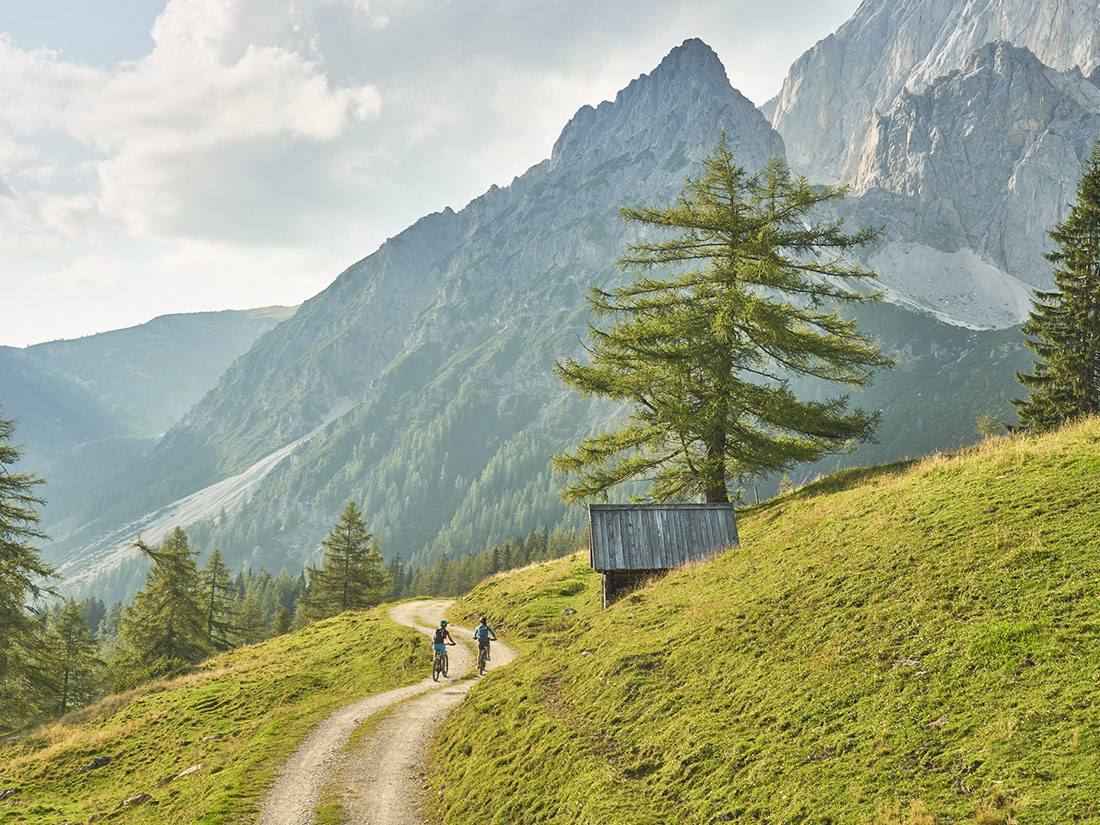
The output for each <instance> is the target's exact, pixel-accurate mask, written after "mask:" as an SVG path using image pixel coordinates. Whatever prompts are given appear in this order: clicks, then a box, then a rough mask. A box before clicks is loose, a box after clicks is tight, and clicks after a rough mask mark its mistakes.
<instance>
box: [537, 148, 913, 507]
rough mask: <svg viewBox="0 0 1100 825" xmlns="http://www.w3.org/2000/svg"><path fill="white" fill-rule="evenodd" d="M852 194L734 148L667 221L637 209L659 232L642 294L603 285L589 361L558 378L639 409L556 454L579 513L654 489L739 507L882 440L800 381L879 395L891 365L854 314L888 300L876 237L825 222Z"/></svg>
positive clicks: (869, 420)
mask: <svg viewBox="0 0 1100 825" xmlns="http://www.w3.org/2000/svg"><path fill="white" fill-rule="evenodd" d="M843 194H844V187H829V186H811V185H810V183H809V182H808V181H806V179H805V178H795V177H793V176H792V175H791V173H790V170H789V169H788V168H787V167H786V165H785V164H783V162H782V161H781V160H778V159H777V160H773V161H771V162H770V163H769V164H768V165H767V166H766V167H765V168H764V169H763V170H762V171H761V172H760V173H759V174H757V175H753V176H750V175H748V174H746V172H745V170H744V168H743V167H741V166H739V165H737V164H736V163H735V162H734V157H733V152H732V150H731V149H730V147H729V145H728V143H727V142H726V139H725V136H723V137H722V139H721V140H720V141H719V143H718V145H717V147H716V148H715V150H714V151H713V153H711V154H710V155H709V156H708V157H706V158H704V160H703V171H702V173H701V175H700V176H699V177H698V178H694V179H693V178H688V181H687V184H686V186H685V188H684V190H683V191H682V193H681V195H680V197H679V199H678V200H677V201H676V202H675V203H673V204H670V205H668V206H666V207H663V208H625V209H623V210H622V216H623V218H624V219H625V220H627V221H629V222H632V223H635V224H638V225H640V226H641V227H642V228H643V229H645V230H668V231H671V232H673V233H675V234H674V235H673V236H671V237H668V236H665V237H666V239H665V240H652V238H654V237H656V236H655V233H653V232H652V231H647V232H646V233H645V234H644V235H643V240H641V241H640V242H638V243H637V244H634V245H632V246H631V247H629V249H628V251H627V253H626V255H624V257H623V258H622V259H621V260H620V261H619V265H620V267H621V268H622V269H623V271H624V273H627V274H634V275H635V276H636V277H635V279H634V280H633V281H632V282H630V283H629V284H627V285H625V286H622V287H620V288H618V289H615V290H613V291H610V292H608V291H604V290H602V289H598V288H595V287H593V288H592V289H590V291H589V298H588V305H589V308H590V310H591V311H592V312H593V314H595V315H596V316H597V317H598V318H601V319H604V320H606V321H607V322H609V326H608V327H607V328H606V329H602V328H598V327H596V326H594V325H590V326H589V331H590V334H591V338H592V346H591V348H590V350H589V359H588V363H586V364H581V363H578V362H577V361H575V360H573V359H571V358H569V359H566V360H565V361H562V362H558V363H556V364H555V372H556V374H557V375H558V376H559V378H561V380H562V381H564V382H565V383H566V384H568V385H569V386H572V387H574V388H575V389H577V390H579V391H580V392H581V393H582V394H585V395H587V394H592V395H597V396H602V397H605V398H609V399H612V400H615V401H619V402H627V403H629V404H631V405H632V406H633V412H632V413H631V415H630V417H629V419H628V420H627V421H626V422H625V423H624V424H623V425H622V426H620V427H619V428H618V429H616V430H613V431H611V432H606V433H602V434H600V435H597V436H594V437H590V438H586V439H584V440H583V441H582V442H581V444H580V445H579V446H578V447H577V448H575V449H574V450H573V451H572V452H565V453H562V454H561V455H558V456H555V457H554V462H553V463H554V467H555V469H556V470H557V471H558V472H559V473H565V474H569V475H572V476H575V477H576V480H575V481H574V482H573V483H571V484H568V485H567V486H566V487H565V488H564V489H563V491H562V496H563V498H565V499H566V500H567V501H583V500H587V499H592V498H595V497H598V496H606V494H607V491H608V490H609V489H610V488H612V487H613V486H615V485H617V484H620V483H623V482H626V481H632V480H637V481H641V480H648V481H649V482H650V483H651V486H650V488H649V492H648V495H649V497H650V498H652V499H653V500H655V501H686V500H691V499H694V498H702V499H703V500H705V501H708V502H726V501H729V484H730V481H731V480H733V481H734V483H737V484H740V483H741V482H743V481H744V480H746V479H747V478H748V477H753V476H766V475H768V474H772V473H777V472H781V471H782V470H783V469H785V468H787V467H790V466H793V465H795V464H799V463H804V462H813V461H816V460H818V459H820V458H822V457H824V456H825V455H827V454H830V453H838V452H848V451H850V450H852V449H854V448H855V447H856V446H857V445H858V444H859V443H861V442H863V441H866V440H869V439H870V438H872V436H873V434H874V430H875V427H876V424H877V421H878V415H877V414H869V413H867V412H864V411H863V410H860V409H855V410H852V411H849V410H848V397H847V395H841V396H837V397H834V398H831V399H828V400H825V401H803V400H800V399H799V398H798V397H797V396H796V395H795V394H794V392H793V391H792V390H791V388H790V380H791V379H792V378H793V377H813V378H818V379H823V380H824V381H828V382H832V383H836V384H839V385H842V386H844V387H847V388H853V389H857V388H864V387H867V386H869V384H870V383H871V377H872V374H873V372H874V370H875V369H876V368H879V367H889V366H891V365H892V362H891V360H890V359H889V358H888V357H886V356H885V355H884V354H882V353H881V352H880V351H879V349H878V346H877V345H876V343H875V342H874V340H873V339H872V338H870V337H869V336H866V335H863V334H860V333H859V332H858V331H857V329H856V322H855V320H845V319H844V318H843V317H842V316H841V314H840V310H841V309H842V308H845V307H848V306H852V305H857V304H859V303H861V302H864V301H870V300H875V299H877V298H878V295H879V293H878V292H876V291H872V290H871V289H870V288H869V285H871V284H872V283H873V281H874V280H875V277H876V276H875V273H874V271H873V270H869V269H864V268H862V267H860V266H858V265H854V264H851V263H849V262H848V260H847V254H848V253H850V252H851V251H853V250H855V249H856V248H858V247H860V246H862V245H864V244H866V243H868V242H869V241H871V240H872V239H873V238H874V236H875V233H874V232H873V231H871V230H862V231H860V232H857V233H855V234H847V233H846V232H844V229H843V222H842V221H840V220H835V221H834V220H820V219H818V218H816V217H815V213H816V212H817V211H818V209H819V207H821V206H823V205H827V204H830V203H832V202H834V201H837V200H839V199H840V198H842V196H843Z"/></svg>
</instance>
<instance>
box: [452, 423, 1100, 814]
mask: <svg viewBox="0 0 1100 825" xmlns="http://www.w3.org/2000/svg"><path fill="white" fill-rule="evenodd" d="M739 531H740V537H741V548H740V549H737V550H733V551H730V552H727V553H725V554H724V555H722V556H721V557H720V558H717V559H715V560H713V561H710V562H708V563H703V564H697V565H695V566H692V567H690V568H688V569H681V570H678V571H675V572H672V573H670V574H668V575H666V576H664V577H663V578H660V579H657V580H654V581H653V582H652V583H651V584H650V585H649V586H647V587H645V588H643V589H640V590H638V591H636V592H635V593H633V594H632V595H630V596H628V597H627V598H625V599H623V600H622V601H620V602H618V603H616V604H615V605H613V606H612V607H611V608H610V609H608V610H606V611H599V610H598V609H597V607H598V602H599V580H598V578H597V577H596V575H595V574H593V573H591V572H590V571H589V570H588V569H587V566H586V564H585V563H584V562H585V559H583V558H581V557H574V558H572V559H568V560H563V561H559V562H553V563H550V564H547V565H544V566H541V567H538V568H535V569H532V570H529V571H523V572H520V573H517V574H514V575H512V576H509V577H498V578H496V579H492V580H489V581H487V582H485V583H484V584H483V585H482V586H481V587H479V588H478V589H477V590H475V591H474V592H473V593H471V594H470V595H469V596H468V597H466V598H465V599H463V600H462V601H461V602H459V603H458V604H456V605H455V607H454V608H453V609H452V611H451V614H452V615H453V616H454V617H455V619H456V620H467V618H468V617H470V616H473V615H475V614H477V613H479V612H483V611H484V612H486V613H487V614H488V615H489V616H490V618H491V623H493V624H495V625H496V626H497V627H498V629H499V630H498V632H499V635H500V636H501V638H502V639H506V640H508V641H514V642H515V643H516V644H517V646H518V647H520V648H521V649H523V650H524V651H525V653H524V656H523V657H522V658H521V659H520V660H519V661H517V662H516V663H515V664H514V665H512V666H510V667H509V668H508V669H507V670H502V671H500V672H498V673H493V674H491V675H490V676H489V677H488V678H487V679H486V680H485V682H484V683H483V685H481V686H479V690H477V691H474V692H472V693H471V694H470V696H469V698H468V700H467V701H466V702H465V703H464V704H463V705H462V706H461V708H460V709H459V711H458V712H457V714H456V716H455V718H454V720H453V721H452V722H451V723H450V724H448V726H447V727H446V729H445V731H444V733H443V736H442V738H441V739H440V741H439V742H438V744H437V748H436V753H435V763H434V771H435V777H436V779H435V782H436V784H437V786H438V788H439V790H442V791H443V793H442V796H441V797H440V798H441V799H442V802H441V810H442V812H443V813H444V814H445V817H446V822H447V823H448V825H466V824H467V823H470V825H472V824H473V823H477V824H478V825H487V824H488V823H515V822H524V823H563V824H564V823H593V825H595V823H621V824H623V825H626V824H627V823H667V822H677V823H700V824H702V823H717V822H744V823H750V822H769V823H911V825H927V823H933V822H938V823H950V822H960V823H986V824H987V825H992V824H993V823H1014V822H1020V823H1066V822H1090V821H1091V822H1095V821H1100V713H1098V711H1097V706H1096V703H1097V700H1098V693H1097V690H1098V687H1100V645H1098V640H1100V639H1098V637H1100V599H1098V596H1097V587H1098V583H1100V552H1098V551H1100V421H1090V422H1087V423H1085V424H1083V425H1081V426H1077V427H1072V428H1069V429H1066V430H1064V431H1062V432H1059V433H1055V434H1052V435H1049V436H1044V437H1039V438H1024V437H1018V438H1011V439H993V440H990V441H986V442H984V443H983V444H981V445H978V446H976V447H974V448H971V449H969V450H966V451H963V452H960V453H958V454H954V455H937V456H934V457H930V458H927V459H924V460H921V461H913V462H906V463H900V464H894V465H888V466H881V467H875V468H871V469H861V470H849V471H845V472H841V473H839V474H836V475H833V476H829V477H826V478H824V479H822V480H820V481H818V482H817V483H814V484H811V485H809V486H807V487H804V488H802V489H800V490H798V491H796V492H794V493H791V494H788V495H786V496H782V497H780V498H777V499H773V500H771V501H769V502H766V503H764V504H761V505H759V506H756V507H752V508H748V509H746V510H744V511H740V512H739Z"/></svg>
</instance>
